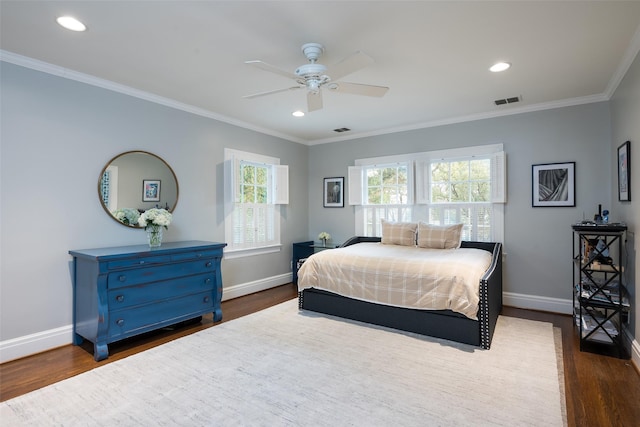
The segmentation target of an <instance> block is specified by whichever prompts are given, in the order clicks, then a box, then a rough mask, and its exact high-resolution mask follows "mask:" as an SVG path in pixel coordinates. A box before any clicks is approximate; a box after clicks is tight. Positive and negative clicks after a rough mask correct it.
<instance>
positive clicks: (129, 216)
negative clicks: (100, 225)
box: [111, 208, 140, 225]
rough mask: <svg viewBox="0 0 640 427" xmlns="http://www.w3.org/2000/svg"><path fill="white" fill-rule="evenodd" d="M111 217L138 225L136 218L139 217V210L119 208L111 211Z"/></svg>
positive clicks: (124, 222)
mask: <svg viewBox="0 0 640 427" xmlns="http://www.w3.org/2000/svg"><path fill="white" fill-rule="evenodd" d="M111 214H112V215H113V217H114V218H115V219H117V220H118V221H120V222H121V223H123V224H126V225H138V219H140V212H138V210H137V209H133V208H121V209H116V210H115V211H113V212H111Z"/></svg>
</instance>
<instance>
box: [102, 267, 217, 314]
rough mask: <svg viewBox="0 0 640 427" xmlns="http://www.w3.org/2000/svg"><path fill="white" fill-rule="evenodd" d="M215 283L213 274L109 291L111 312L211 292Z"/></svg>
mask: <svg viewBox="0 0 640 427" xmlns="http://www.w3.org/2000/svg"><path fill="white" fill-rule="evenodd" d="M214 283H215V276H214V275H213V274H199V275H197V276H187V277H182V278H180V279H173V280H164V281H162V282H155V283H144V284H142V285H135V286H127V287H124V288H115V289H109V291H108V298H109V310H110V311H113V310H120V309H123V308H126V307H131V306H135V305H140V304H146V303H150V302H154V301H158V300H162V299H165V298H176V297H181V296H185V295H190V294H195V293H199V292H206V291H209V292H211V291H212V290H213V286H214Z"/></svg>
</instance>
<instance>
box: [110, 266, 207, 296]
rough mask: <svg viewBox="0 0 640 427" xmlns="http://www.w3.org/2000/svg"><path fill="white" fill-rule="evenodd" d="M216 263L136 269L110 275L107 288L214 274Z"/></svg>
mask: <svg viewBox="0 0 640 427" xmlns="http://www.w3.org/2000/svg"><path fill="white" fill-rule="evenodd" d="M215 268H216V263H215V262H214V260H212V259H204V260H201V261H191V262H180V263H175V264H166V265H159V266H151V267H143V268H135V269H130V270H124V271H116V272H113V273H109V275H108V277H107V287H108V288H109V289H114V288H121V287H123V286H132V285H138V284H142V283H149V282H156V281H159V280H167V279H174V278H178V277H184V276H190V275H194V274H202V273H213V272H214V271H215Z"/></svg>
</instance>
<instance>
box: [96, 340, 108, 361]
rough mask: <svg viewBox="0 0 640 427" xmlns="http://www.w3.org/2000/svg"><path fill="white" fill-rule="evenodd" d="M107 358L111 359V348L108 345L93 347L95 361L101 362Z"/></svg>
mask: <svg viewBox="0 0 640 427" xmlns="http://www.w3.org/2000/svg"><path fill="white" fill-rule="evenodd" d="M107 357H109V346H108V345H107V344H98V343H95V344H94V345H93V359H94V360H95V361H96V362H99V361H101V360H104V359H106V358H107Z"/></svg>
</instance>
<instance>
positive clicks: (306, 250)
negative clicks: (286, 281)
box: [291, 240, 340, 286]
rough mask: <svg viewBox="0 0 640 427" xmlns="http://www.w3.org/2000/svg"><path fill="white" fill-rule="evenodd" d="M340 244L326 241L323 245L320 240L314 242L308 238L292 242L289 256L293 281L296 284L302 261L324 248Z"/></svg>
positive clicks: (331, 247)
mask: <svg viewBox="0 0 640 427" xmlns="http://www.w3.org/2000/svg"><path fill="white" fill-rule="evenodd" d="M338 246H340V245H334V244H329V243H327V244H326V245H323V244H322V242H314V241H313V240H309V241H306V242H297V243H294V244H293V251H292V252H293V255H292V257H291V269H292V271H293V283H294V284H295V285H296V286H297V285H298V270H299V269H300V267H301V266H302V264H303V263H304V261H305V260H306V259H307V258H309V257H310V256H311V255H313V254H314V253H316V252H320V251H323V250H325V249H335V248H337V247H338Z"/></svg>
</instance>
